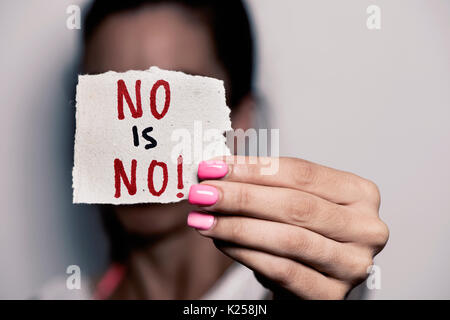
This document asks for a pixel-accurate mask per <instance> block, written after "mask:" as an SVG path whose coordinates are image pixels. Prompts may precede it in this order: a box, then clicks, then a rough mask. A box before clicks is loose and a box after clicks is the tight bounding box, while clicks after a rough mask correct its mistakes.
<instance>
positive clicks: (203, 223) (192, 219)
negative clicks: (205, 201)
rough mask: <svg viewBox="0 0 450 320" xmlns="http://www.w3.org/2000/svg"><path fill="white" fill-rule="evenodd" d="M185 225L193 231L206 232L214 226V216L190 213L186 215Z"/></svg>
mask: <svg viewBox="0 0 450 320" xmlns="http://www.w3.org/2000/svg"><path fill="white" fill-rule="evenodd" d="M187 224H188V226H189V227H192V228H195V229H200V230H208V229H209V228H211V227H212V225H213V224H214V216H212V215H210V214H203V213H200V212H195V211H192V212H190V213H189V214H188V217H187Z"/></svg>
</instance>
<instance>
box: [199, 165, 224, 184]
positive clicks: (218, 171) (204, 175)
mask: <svg viewBox="0 0 450 320" xmlns="http://www.w3.org/2000/svg"><path fill="white" fill-rule="evenodd" d="M227 173H228V165H227V164H226V163H225V162H224V161H221V160H208V161H202V162H200V163H199V165H198V177H199V178H200V179H202V180H204V179H219V178H223V177H225V176H226V175H227Z"/></svg>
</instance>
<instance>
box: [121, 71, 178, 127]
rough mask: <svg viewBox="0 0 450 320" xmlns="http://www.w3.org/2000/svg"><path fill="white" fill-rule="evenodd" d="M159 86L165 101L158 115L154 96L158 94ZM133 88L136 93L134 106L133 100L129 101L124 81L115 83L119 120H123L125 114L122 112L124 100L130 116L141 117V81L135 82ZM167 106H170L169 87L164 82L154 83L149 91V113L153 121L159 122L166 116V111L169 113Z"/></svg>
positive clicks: (129, 97)
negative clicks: (162, 90)
mask: <svg viewBox="0 0 450 320" xmlns="http://www.w3.org/2000/svg"><path fill="white" fill-rule="evenodd" d="M161 86H162V87H163V88H164V92H165V99H164V108H163V110H162V111H161V113H160V112H158V110H157V108H156V94H157V92H158V89H159V87H161ZM134 88H135V92H136V105H134V103H133V100H132V99H131V96H130V93H129V92H128V89H127V86H126V84H125V81H123V80H122V79H120V80H118V81H117V117H118V118H119V120H123V119H125V114H124V111H123V104H124V103H123V100H124V99H125V101H126V103H127V105H128V108H129V109H130V112H131V116H132V117H133V118H140V117H142V114H143V111H142V103H141V80H136V83H135V86H134ZM169 106H170V85H169V83H168V82H167V81H165V80H158V81H156V82H155V84H154V85H153V87H152V89H151V90H150V112H151V114H152V115H153V117H154V118H155V119H157V120H160V119H162V118H164V116H165V115H166V114H167V111H169Z"/></svg>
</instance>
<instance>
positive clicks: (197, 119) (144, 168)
mask: <svg viewBox="0 0 450 320" xmlns="http://www.w3.org/2000/svg"><path fill="white" fill-rule="evenodd" d="M228 130H231V121H230V109H229V108H228V107H227V105H226V101H225V89H224V85H223V81H221V80H217V79H213V78H208V77H201V76H191V75H187V74H184V73H182V72H175V71H166V70H161V69H159V68H156V67H152V68H150V69H149V70H147V71H128V72H125V73H116V72H112V71H110V72H106V73H103V74H99V75H80V76H79V77H78V85H77V94H76V132H75V155H74V168H73V172H72V174H73V202H74V203H111V204H133V203H149V202H160V203H168V202H176V201H180V200H182V199H186V198H187V196H188V192H189V188H190V186H191V185H192V184H195V183H197V182H198V180H197V167H198V163H199V162H200V161H201V160H207V159H209V158H211V157H214V156H220V155H229V154H230V150H229V149H228V147H227V146H226V145H225V137H224V135H223V134H224V132H226V131H228Z"/></svg>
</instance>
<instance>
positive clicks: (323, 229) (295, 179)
mask: <svg viewBox="0 0 450 320" xmlns="http://www.w3.org/2000/svg"><path fill="white" fill-rule="evenodd" d="M255 159H256V160H257V158H253V159H250V158H247V157H226V158H225V162H226V163H227V164H228V165H227V164H225V162H223V161H220V160H216V161H206V162H202V163H201V164H200V166H199V178H201V179H203V181H202V182H201V184H198V185H194V186H192V187H191V190H190V192H189V201H190V202H191V203H192V204H196V205H199V206H201V207H202V209H203V210H204V211H205V212H203V213H202V212H193V213H190V214H189V217H188V224H189V225H190V226H191V227H194V228H197V229H198V230H199V232H200V233H201V234H202V235H204V236H206V237H210V238H212V239H214V240H215V242H216V245H217V246H218V248H219V249H220V250H222V251H223V252H224V253H225V254H227V255H228V256H230V257H231V258H233V259H235V260H237V261H239V262H240V263H242V264H244V265H246V266H248V267H249V268H251V269H253V270H254V271H255V272H256V273H257V274H259V275H262V276H263V277H265V278H267V279H268V280H270V282H271V283H275V284H276V285H277V286H280V287H282V288H284V289H286V290H288V291H289V292H291V293H293V294H294V295H295V296H298V297H300V298H304V299H343V298H345V296H346V295H347V293H348V292H349V291H350V289H352V288H353V287H354V286H356V285H357V284H358V283H360V282H362V281H364V279H365V278H366V277H367V275H368V274H367V268H368V267H369V266H371V265H372V263H373V257H374V256H375V255H376V254H377V253H378V252H380V251H381V249H383V247H384V246H385V244H386V242H387V239H388V236H389V231H388V228H387V227H386V225H385V224H384V223H383V222H382V221H381V220H380V218H379V215H378V210H379V206H380V194H379V191H378V188H377V186H376V185H375V184H374V183H373V182H370V181H368V180H365V179H362V178H360V177H358V176H356V175H354V174H351V173H347V172H343V171H339V170H334V169H331V168H328V167H324V166H320V165H318V164H314V163H311V162H307V161H305V160H301V159H294V158H278V159H275V158H273V159H272V161H279V170H278V172H276V173H275V174H273V175H262V174H261V169H262V168H263V167H264V166H263V165H261V164H249V163H255V161H254V162H251V161H250V160H255ZM219 178H220V180H217V179H219ZM211 179H216V180H211ZM206 211H207V212H211V213H212V214H209V213H207V212H206Z"/></svg>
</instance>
